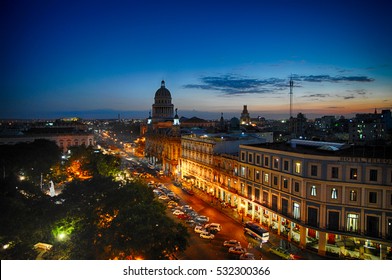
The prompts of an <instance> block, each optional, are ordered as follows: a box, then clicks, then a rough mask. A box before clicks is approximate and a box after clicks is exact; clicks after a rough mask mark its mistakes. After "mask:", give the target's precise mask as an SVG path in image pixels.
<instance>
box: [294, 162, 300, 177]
mask: <svg viewBox="0 0 392 280" xmlns="http://www.w3.org/2000/svg"><path fill="white" fill-rule="evenodd" d="M295 173H298V174H299V173H301V163H300V162H296V163H295Z"/></svg>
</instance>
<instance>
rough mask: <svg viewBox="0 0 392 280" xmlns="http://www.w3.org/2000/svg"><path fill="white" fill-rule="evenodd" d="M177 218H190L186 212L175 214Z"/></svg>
mask: <svg viewBox="0 0 392 280" xmlns="http://www.w3.org/2000/svg"><path fill="white" fill-rule="evenodd" d="M177 218H179V219H181V220H188V219H190V216H188V215H187V214H185V213H184V214H180V215H177Z"/></svg>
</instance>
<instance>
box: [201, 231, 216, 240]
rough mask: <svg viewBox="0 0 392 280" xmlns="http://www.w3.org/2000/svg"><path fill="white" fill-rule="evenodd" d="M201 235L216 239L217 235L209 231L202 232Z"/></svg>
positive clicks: (205, 237)
mask: <svg viewBox="0 0 392 280" xmlns="http://www.w3.org/2000/svg"><path fill="white" fill-rule="evenodd" d="M200 237H201V238H204V239H214V237H215V235H213V234H212V233H209V232H202V233H200Z"/></svg>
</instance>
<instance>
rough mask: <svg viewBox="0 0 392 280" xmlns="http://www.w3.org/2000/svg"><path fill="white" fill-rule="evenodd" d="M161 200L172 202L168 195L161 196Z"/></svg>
mask: <svg viewBox="0 0 392 280" xmlns="http://www.w3.org/2000/svg"><path fill="white" fill-rule="evenodd" d="M158 198H159V199H160V200H166V201H167V200H170V198H169V197H168V196H167V195H164V194H163V195H160V196H159V197H158Z"/></svg>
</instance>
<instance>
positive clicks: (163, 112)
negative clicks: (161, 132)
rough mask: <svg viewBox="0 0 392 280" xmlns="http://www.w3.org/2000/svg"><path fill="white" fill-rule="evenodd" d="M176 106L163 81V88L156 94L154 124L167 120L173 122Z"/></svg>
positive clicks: (153, 107)
mask: <svg viewBox="0 0 392 280" xmlns="http://www.w3.org/2000/svg"><path fill="white" fill-rule="evenodd" d="M173 108H174V105H173V104H172V97H171V93H170V91H169V90H168V89H167V88H166V86H165V81H163V80H162V82H161V87H160V88H159V89H158V90H157V91H156V92H155V97H154V104H153V105H152V121H153V122H154V123H156V122H159V121H165V120H173V113H174V110H173Z"/></svg>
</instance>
